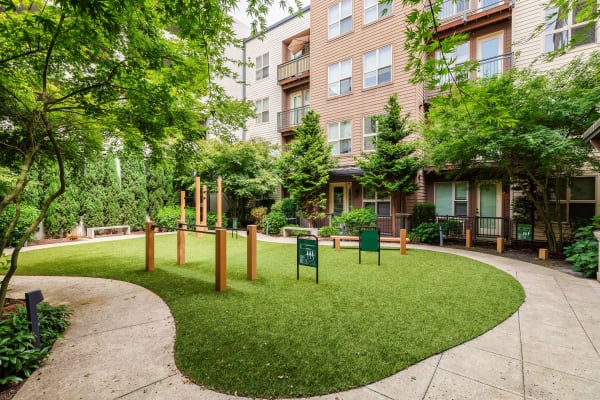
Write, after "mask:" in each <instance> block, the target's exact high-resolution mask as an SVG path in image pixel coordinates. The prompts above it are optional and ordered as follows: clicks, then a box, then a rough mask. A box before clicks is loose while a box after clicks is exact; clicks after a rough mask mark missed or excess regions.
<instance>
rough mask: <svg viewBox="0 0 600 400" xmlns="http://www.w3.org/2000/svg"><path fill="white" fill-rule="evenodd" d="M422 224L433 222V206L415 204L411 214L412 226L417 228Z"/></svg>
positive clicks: (429, 204)
mask: <svg viewBox="0 0 600 400" xmlns="http://www.w3.org/2000/svg"><path fill="white" fill-rule="evenodd" d="M423 222H435V204H433V203H419V204H415V208H414V210H413V214H412V226H419V225H421V224H422V223H423Z"/></svg>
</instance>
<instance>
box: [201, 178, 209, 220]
mask: <svg viewBox="0 0 600 400" xmlns="http://www.w3.org/2000/svg"><path fill="white" fill-rule="evenodd" d="M207 195H208V190H207V188H206V185H204V186H202V222H201V224H202V225H203V227H202V230H203V231H206V230H208V228H207V227H206V225H208V220H207V219H206V213H207V212H208V210H207V207H208V197H207Z"/></svg>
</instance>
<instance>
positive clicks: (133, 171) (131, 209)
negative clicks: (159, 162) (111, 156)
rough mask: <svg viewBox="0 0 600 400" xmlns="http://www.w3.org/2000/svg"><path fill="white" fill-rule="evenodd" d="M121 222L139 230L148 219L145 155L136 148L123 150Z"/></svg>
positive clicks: (121, 158)
mask: <svg viewBox="0 0 600 400" xmlns="http://www.w3.org/2000/svg"><path fill="white" fill-rule="evenodd" d="M120 160H121V197H120V199H119V203H120V205H121V223H123V224H126V225H130V226H131V229H133V230H138V229H141V228H142V227H143V226H144V222H145V221H146V210H147V208H148V192H147V190H146V166H145V164H144V155H143V154H142V153H141V151H137V150H135V149H127V148H126V149H125V150H124V151H122V152H121V157H120Z"/></svg>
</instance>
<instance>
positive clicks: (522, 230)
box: [517, 224, 533, 241]
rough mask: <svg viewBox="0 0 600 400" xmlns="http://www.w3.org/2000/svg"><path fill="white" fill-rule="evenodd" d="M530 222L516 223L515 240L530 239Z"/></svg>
mask: <svg viewBox="0 0 600 400" xmlns="http://www.w3.org/2000/svg"><path fill="white" fill-rule="evenodd" d="M532 231H533V230H532V229H531V224H518V225H517V240H529V241H531V240H532V239H533V238H532V236H531V234H532Z"/></svg>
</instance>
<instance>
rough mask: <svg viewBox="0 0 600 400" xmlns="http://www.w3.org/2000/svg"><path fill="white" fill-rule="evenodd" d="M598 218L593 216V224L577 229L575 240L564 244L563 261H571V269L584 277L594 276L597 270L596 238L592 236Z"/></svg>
mask: <svg viewBox="0 0 600 400" xmlns="http://www.w3.org/2000/svg"><path fill="white" fill-rule="evenodd" d="M597 222H598V219H597V218H596V217H595V218H594V224H593V225H588V226H583V227H581V228H579V229H577V232H576V233H575V236H574V239H575V241H574V242H573V243H571V244H570V245H568V246H565V249H564V252H565V256H567V258H566V259H565V261H567V262H570V263H572V264H573V265H572V266H571V268H572V269H573V271H576V272H581V273H582V275H583V276H584V277H585V278H594V277H595V276H596V272H597V271H598V240H597V239H596V237H595V236H594V229H595V226H596V225H597Z"/></svg>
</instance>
